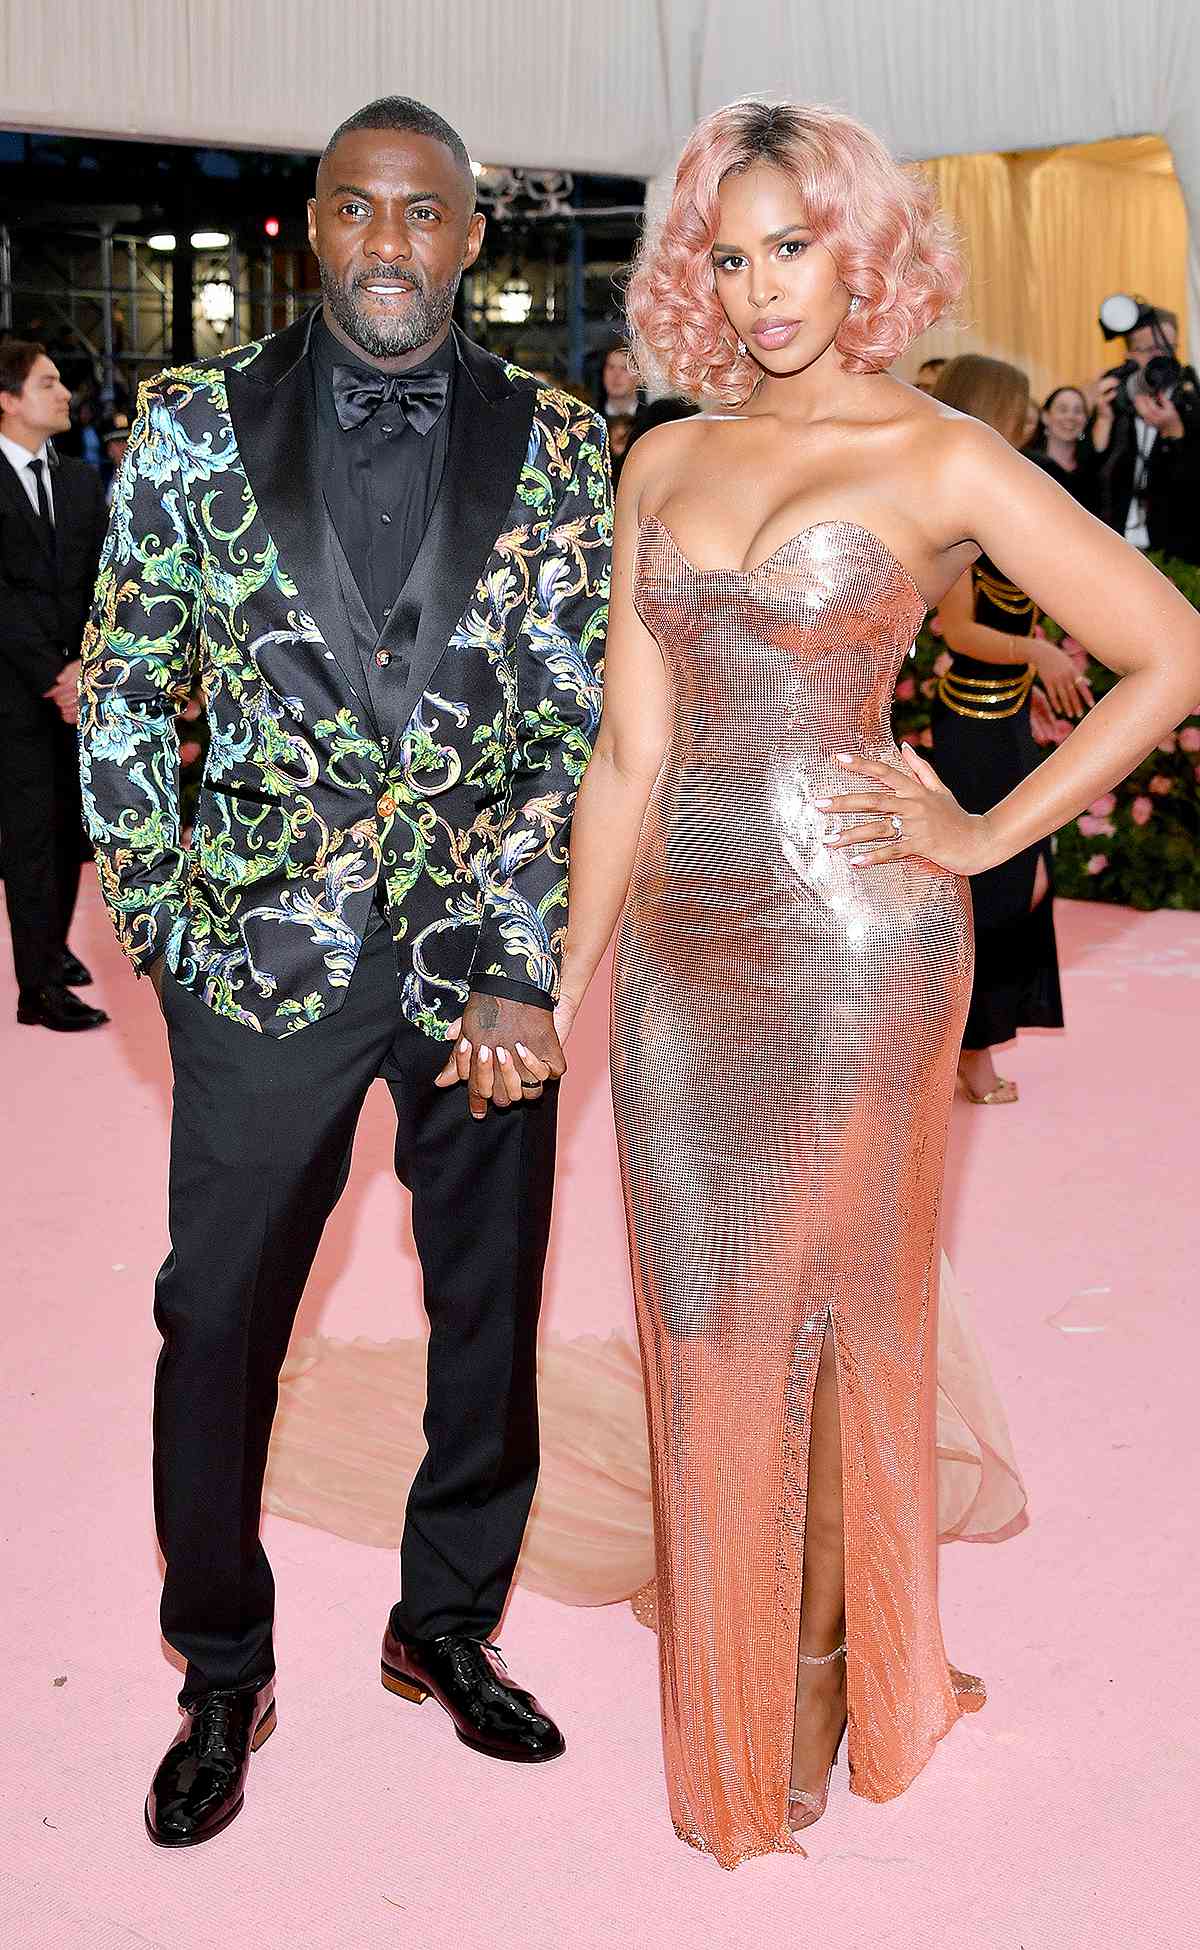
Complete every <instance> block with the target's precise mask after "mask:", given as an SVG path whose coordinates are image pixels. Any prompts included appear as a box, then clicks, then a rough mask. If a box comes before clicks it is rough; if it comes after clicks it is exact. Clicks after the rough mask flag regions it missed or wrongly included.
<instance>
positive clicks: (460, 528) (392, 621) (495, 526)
mask: <svg viewBox="0 0 1200 1950" xmlns="http://www.w3.org/2000/svg"><path fill="white" fill-rule="evenodd" d="M455 339H456V342H457V345H458V353H459V361H460V369H459V372H458V376H457V381H456V384H455V387H454V403H453V407H452V416H453V417H452V419H451V422H450V440H449V446H448V451H447V454H446V467H445V472H444V473H443V475H442V484H441V487H440V489H439V491H438V497H437V500H436V502H435V503H434V508H433V515H432V517H431V519H430V523H429V527H428V528H427V530H426V531H425V538H424V540H423V542H422V543H421V547H420V549H419V551H418V553H417V559H416V561H415V562H414V563H413V566H412V571H411V573H410V575H409V578H408V581H407V582H406V583H405V585H404V588H403V589H402V590H401V592H400V595H399V596H398V597H397V599H396V602H395V604H394V606H393V608H392V611H391V614H390V616H389V617H388V620H387V623H386V624H385V626H384V629H383V631H382V633H381V636H380V642H381V643H383V644H385V645H389V644H392V643H395V644H396V645H397V647H399V648H402V649H403V650H405V651H406V652H407V654H408V659H409V663H408V673H407V677H406V680H405V686H404V690H403V692H402V694H401V696H400V699H399V701H398V704H397V708H396V715H395V716H394V717H393V718H392V728H393V730H394V732H395V740H396V741H398V740H399V739H400V738H401V737H402V736H403V734H404V731H405V730H406V728H407V726H408V723H409V720H410V718H411V717H412V714H413V712H414V711H415V710H416V707H417V705H418V703H419V702H420V699H421V696H422V694H423V692H424V691H425V690H426V688H427V687H428V684H429V680H430V678H431V677H432V675H433V672H434V671H435V670H436V668H437V666H438V664H439V663H440V662H441V660H442V657H443V656H444V654H445V651H446V647H447V645H448V643H449V641H450V638H451V636H452V635H453V634H454V631H455V629H456V628H457V627H458V624H459V622H460V620H461V618H462V615H463V612H464V610H465V609H466V607H467V604H468V603H469V602H470V600H471V593H472V591H473V590H474V588H475V585H476V583H477V582H478V581H479V578H480V576H481V575H482V574H483V572H484V569H485V568H486V566H487V560H488V557H489V556H490V554H491V553H492V550H493V549H494V547H495V545H496V538H497V536H498V535H499V534H500V533H501V531H502V529H503V526H504V523H505V520H506V519H507V516H508V513H509V510H510V508H511V507H512V503H513V498H514V496H515V494H516V491H517V483H518V481H519V480H520V477H521V468H522V466H523V464H524V461H525V457H526V454H527V452H528V448H529V430H530V427H531V426H532V424H533V407H534V393H533V389H532V388H531V387H518V386H514V385H513V383H512V381H511V380H510V379H509V377H508V375H507V374H506V372H505V370H504V367H503V365H502V364H501V362H500V360H499V359H495V358H493V357H492V355H491V353H489V352H485V351H484V350H483V349H482V347H480V346H477V345H475V344H473V343H472V341H471V340H470V339H467V338H464V337H463V335H462V334H461V333H460V332H459V331H458V330H457V328H455Z"/></svg>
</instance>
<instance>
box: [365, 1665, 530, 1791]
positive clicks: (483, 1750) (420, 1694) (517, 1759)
mask: <svg viewBox="0 0 1200 1950" xmlns="http://www.w3.org/2000/svg"><path fill="white" fill-rule="evenodd" d="M379 1670H380V1673H381V1676H382V1679H383V1685H384V1690H385V1692H389V1693H392V1694H394V1695H395V1697H396V1698H397V1699H404V1700H408V1701H409V1702H410V1704H411V1705H413V1706H424V1704H425V1701H426V1700H427V1699H433V1700H437V1703H438V1705H439V1706H442V1702H441V1700H440V1699H438V1697H437V1694H436V1693H431V1692H430V1690H429V1688H428V1686H422V1685H421V1683H420V1681H419V1680H416V1679H409V1678H408V1677H407V1675H406V1674H404V1673H401V1672H396V1671H395V1670H394V1669H393V1667H391V1666H389V1665H387V1664H385V1663H384V1662H383V1661H382V1660H381V1661H380V1668H379ZM442 1711H443V1713H444V1714H445V1715H446V1718H447V1719H448V1720H449V1721H450V1724H451V1725H452V1726H453V1728H454V1733H455V1737H456V1739H458V1740H461V1741H462V1744H463V1746H464V1747H469V1748H470V1749H471V1752H472V1753H473V1754H482V1755H483V1757H484V1759H485V1760H501V1761H504V1762H505V1763H506V1764H508V1765H512V1764H513V1763H516V1764H517V1765H518V1766H525V1767H530V1766H535V1765H536V1764H537V1763H538V1762H539V1761H546V1760H559V1759H561V1757H562V1756H563V1754H565V1753H566V1751H567V1743H566V1741H565V1740H564V1741H563V1744H562V1746H561V1747H556V1748H555V1750H554V1752H553V1753H552V1754H498V1753H497V1752H496V1751H495V1749H494V1748H493V1747H485V1746H483V1745H482V1744H481V1743H480V1742H479V1741H478V1740H472V1739H471V1737H470V1735H469V1734H466V1733H464V1732H463V1730H462V1728H461V1727H460V1726H459V1724H458V1722H457V1721H456V1720H455V1718H454V1715H453V1714H452V1713H451V1711H450V1709H449V1707H447V1706H442Z"/></svg>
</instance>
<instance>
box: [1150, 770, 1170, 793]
mask: <svg viewBox="0 0 1200 1950" xmlns="http://www.w3.org/2000/svg"><path fill="white" fill-rule="evenodd" d="M1174 789H1175V788H1174V786H1173V785H1172V783H1171V781H1170V779H1168V778H1167V777H1166V775H1165V774H1164V773H1162V772H1156V773H1155V774H1154V777H1153V778H1152V779H1151V781H1150V790H1151V792H1152V793H1153V794H1154V796H1155V798H1156V799H1165V798H1166V796H1167V794H1168V793H1169V792H1173V791H1174Z"/></svg>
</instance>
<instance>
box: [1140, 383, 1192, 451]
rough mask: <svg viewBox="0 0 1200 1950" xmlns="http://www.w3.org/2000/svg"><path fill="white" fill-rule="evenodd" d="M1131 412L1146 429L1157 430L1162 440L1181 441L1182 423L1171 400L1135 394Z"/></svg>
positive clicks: (1146, 394)
mask: <svg viewBox="0 0 1200 1950" xmlns="http://www.w3.org/2000/svg"><path fill="white" fill-rule="evenodd" d="M1133 410H1134V412H1135V413H1136V414H1137V416H1138V418H1139V420H1144V421H1145V422H1146V425H1147V426H1148V427H1155V428H1157V430H1158V432H1159V433H1160V434H1161V435H1162V438H1163V439H1164V440H1182V439H1183V421H1182V420H1181V419H1180V417H1179V411H1178V408H1177V407H1176V406H1175V404H1174V402H1173V401H1172V400H1169V399H1163V398H1161V397H1160V395H1159V394H1158V393H1136V394H1135V395H1134V400H1133Z"/></svg>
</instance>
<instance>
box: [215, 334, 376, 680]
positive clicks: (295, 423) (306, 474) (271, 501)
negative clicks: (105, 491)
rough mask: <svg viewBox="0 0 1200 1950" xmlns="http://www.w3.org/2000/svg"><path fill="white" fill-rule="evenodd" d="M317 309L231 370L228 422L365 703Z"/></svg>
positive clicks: (258, 497)
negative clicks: (321, 409) (318, 370)
mask: <svg viewBox="0 0 1200 1950" xmlns="http://www.w3.org/2000/svg"><path fill="white" fill-rule="evenodd" d="M316 315H317V314H316V312H315V311H310V312H307V313H306V314H305V316H304V317H303V318H300V319H297V321H296V323H295V324H294V325H289V326H287V328H286V329H285V330H284V331H282V332H279V333H277V334H276V336H275V337H274V338H271V339H268V340H267V341H266V343H265V345H264V346H263V348H262V350H261V352H260V353H258V355H257V357H256V358H255V359H254V360H253V361H252V362H251V364H250V365H248V366H246V367H244V368H242V369H240V370H239V369H238V368H237V367H231V368H229V369H228V371H227V373H226V382H227V390H228V396H229V417H230V419H231V421H232V423H233V431H234V437H235V439H236V441H237V446H238V453H239V454H240V456H241V461H242V466H243V467H244V468H245V470H246V478H247V480H248V481H249V483H250V487H251V491H252V493H253V495H254V499H255V501H256V503H257V505H258V509H259V512H260V513H261V515H262V518H263V521H264V523H265V525H266V529H267V532H268V534H269V535H270V536H271V539H272V540H273V542H274V543H275V546H276V549H277V550H278V553H279V559H280V561H281V563H282V564H283V566H284V568H285V569H286V570H287V571H288V572H289V573H290V574H291V575H292V576H293V578H294V579H295V582H296V585H297V588H298V589H299V591H300V597H301V600H302V602H303V603H304V606H305V608H306V609H307V610H308V612H309V614H310V616H311V617H312V618H313V621H314V622H315V623H316V625H317V628H318V629H319V630H320V632H321V635H322V637H323V638H324V639H325V642H326V644H327V645H328V647H329V649H330V650H331V651H332V652H333V655H334V656H335V658H336V659H337V662H338V665H339V667H340V669H341V672H342V675H343V677H344V678H345V679H346V682H347V684H348V685H349V686H350V689H351V691H352V693H353V694H354V696H355V697H356V698H357V699H358V702H359V703H360V704H365V705H367V708H368V709H369V708H370V707H369V703H368V701H367V699H366V698H365V697H364V695H363V690H364V686H363V677H362V667H361V664H360V662H359V658H358V655H357V653H356V650H355V646H354V643H353V640H352V638H351V634H350V628H349V620H348V618H347V614H346V605H345V603H344V601H343V599H342V589H341V582H340V579H339V577H338V572H337V563H336V560H335V557H334V552H333V544H332V524H331V522H330V520H329V515H328V512H327V510H326V507H325V497H324V494H323V492H322V489H321V477H320V467H319V464H318V457H317V407H316V400H315V398H314V396H313V383H312V372H311V368H310V364H309V358H308V340H309V334H310V332H311V331H312V325H313V320H314V318H315V317H316Z"/></svg>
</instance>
